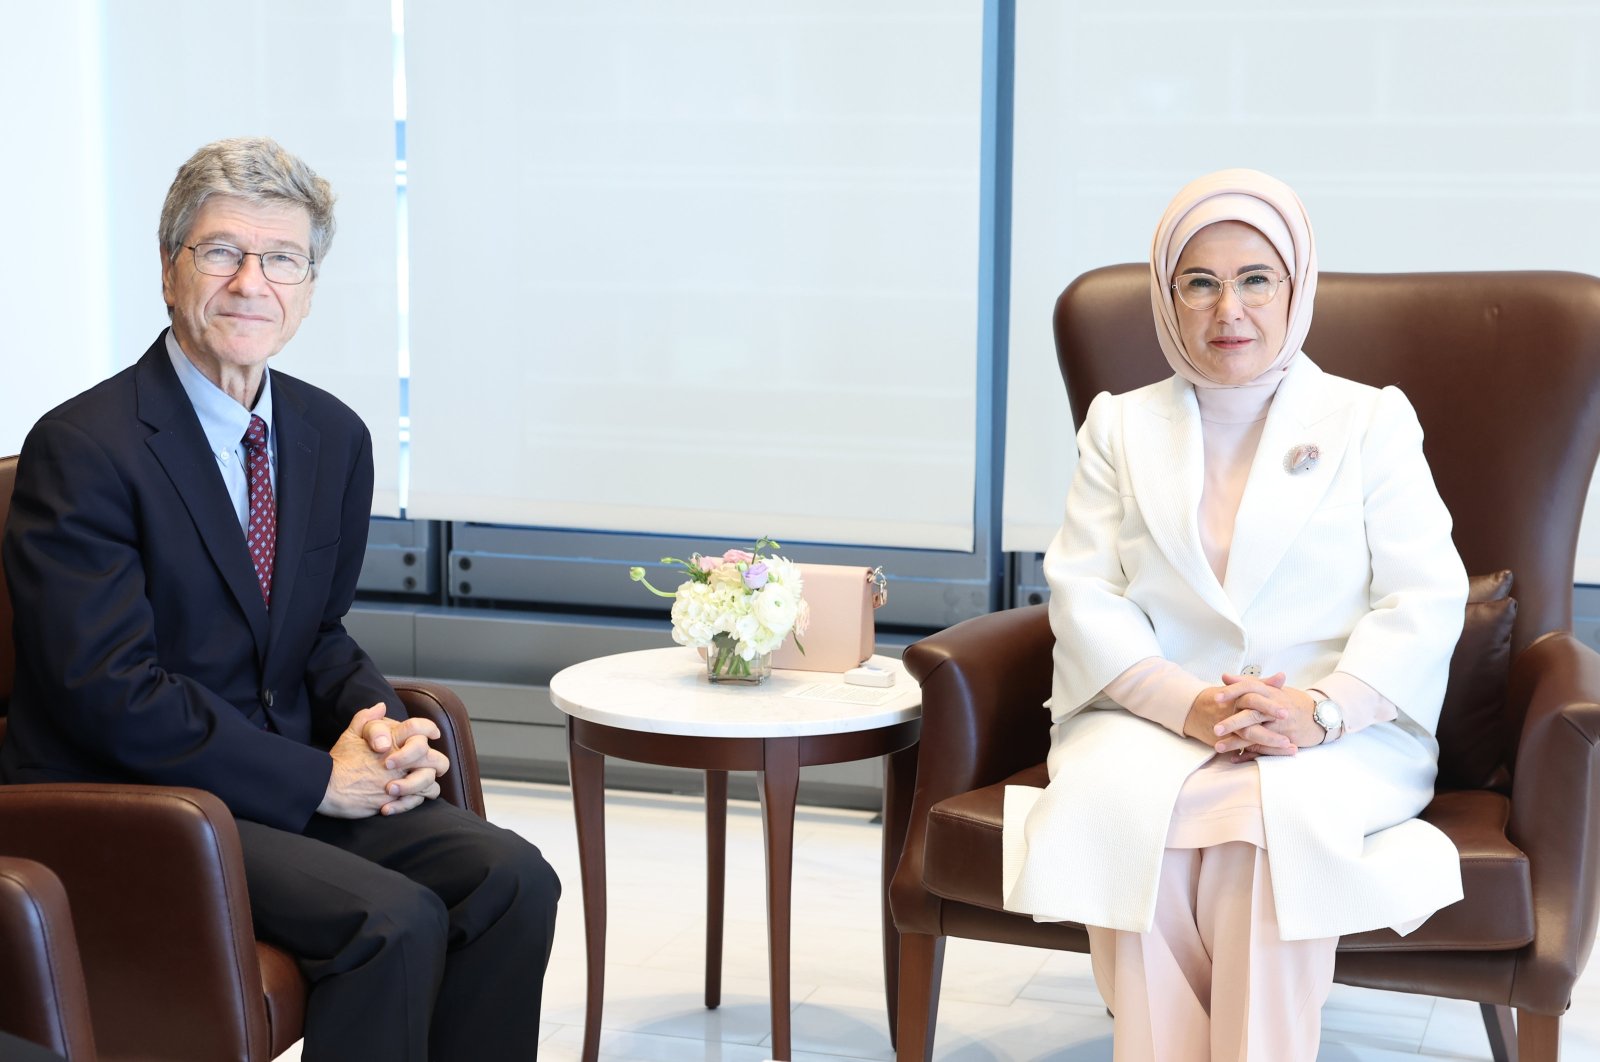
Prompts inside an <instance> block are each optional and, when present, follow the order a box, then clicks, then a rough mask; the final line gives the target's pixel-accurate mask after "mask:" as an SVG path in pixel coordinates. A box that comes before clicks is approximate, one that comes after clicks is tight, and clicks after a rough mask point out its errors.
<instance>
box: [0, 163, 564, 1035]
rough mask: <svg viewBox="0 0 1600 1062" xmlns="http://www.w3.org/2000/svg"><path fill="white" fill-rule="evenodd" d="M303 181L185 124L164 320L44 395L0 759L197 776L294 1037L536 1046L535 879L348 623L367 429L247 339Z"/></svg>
mask: <svg viewBox="0 0 1600 1062" xmlns="http://www.w3.org/2000/svg"><path fill="white" fill-rule="evenodd" d="M333 227H334V223H333V195H332V192H331V190H330V188H329V186H328V182H327V181H325V180H323V179H322V178H320V177H318V176H317V175H316V174H314V173H313V172H312V171H311V170H310V169H309V168H308V167H307V166H306V165H305V163H303V162H301V161H300V160H299V159H297V158H295V157H294V156H292V155H290V154H288V153H287V152H285V151H284V150H283V149H282V148H280V147H279V146H278V145H277V144H275V143H273V142H272V141H270V140H243V139H241V140H224V141H219V142H217V143H214V144H209V145H207V146H206V147H203V148H201V149H200V150H199V151H198V152H196V153H195V155H194V157H193V158H191V159H190V160H189V161H188V162H186V163H185V164H184V165H183V166H182V168H180V169H179V171H178V175H177V178H176V179H175V180H174V181H173V183H172V187H171V189H170V190H169V191H168V193H167V199H166V203H165V205H164V206H163V208H162V211H161V224H160V238H161V287H162V292H163V294H164V295H165V299H166V304H167V311H168V314H169V316H170V317H171V319H172V327H171V328H169V329H167V330H166V331H164V332H163V333H162V334H161V335H160V336H159V337H157V339H156V341H155V343H154V344H152V345H151V347H150V349H149V350H148V351H146V352H145V354H144V356H143V357H142V358H140V359H139V361H138V362H137V363H136V364H135V365H133V366H132V367H131V368H128V369H126V370H124V371H123V372H120V373H118V374H117V375H115V376H113V377H112V378H111V379H109V380H107V381H105V382H104V383H102V384H99V385H98V386H96V387H93V388H91V389H90V390H88V391H86V392H84V393H83V394H81V395H79V396H77V397H76V398H74V399H72V400H71V401H69V402H67V403H65V404H64V405H62V406H60V407H58V408H57V409H55V410H54V411H52V412H50V413H49V414H47V415H46V416H45V417H44V418H43V419H42V420H40V422H39V423H38V424H37V425H36V426H35V427H34V429H33V430H32V432H30V433H29V435H28V438H27V441H26V443H25V444H24V446H23V450H22V457H21V461H20V463H19V465H18V471H17V482H16V493H15V498H14V501H13V507H12V514H11V520H10V522H9V524H8V526H7V528H6V535H5V540H4V562H5V570H6V574H7V577H8V578H9V580H10V583H11V592H12V595H13V597H14V600H15V603H16V643H17V676H16V683H15V692H14V694H13V698H12V702H11V710H10V730H9V734H8V737H7V739H6V743H5V745H4V746H3V747H0V775H3V777H4V778H5V779H6V780H8V781H14V782H38V781H60V780H67V779H78V780H92V781H131V782H146V783H157V784H165V785H184V786H195V787H198V788H201V789H206V790H209V791H210V792H212V793H215V794H216V795H217V796H219V797H220V798H222V800H223V801H225V802H226V803H227V805H228V807H229V808H230V809H232V811H233V813H234V815H235V817H236V818H237V821H238V825H239V836H240V840H241V842H242V845H243V849H244V857H245V873H246V878H247V882H248V886H249V892H250V903H251V908H252V910H253V912H254V915H255V922H256V932H257V935H258V936H260V937H262V938H263V939H265V940H268V941H271V942H272V943H274V944H277V945H279V946H280V947H282V948H284V949H285V950H286V951H288V952H290V953H291V954H293V955H295V956H296V957H297V958H298V960H299V962H300V966H301V968H302V969H303V970H304V971H305V974H306V977H307V979H308V980H309V981H310V983H311V996H310V1000H309V1002H308V1005H307V1011H306V1039H305V1047H304V1054H303V1056H302V1057H304V1058H305V1059H306V1060H307V1062H314V1060H320V1059H337V1060H341V1062H349V1060H352V1059H384V1060H399V1059H416V1060H422V1059H428V1058H431V1059H434V1060H436V1062H437V1060H449V1059H473V1060H486V1059H511V1058H516V1059H531V1058H534V1057H536V1054H537V1044H538V1028H539V999H540V991H541V988H542V983H543V979H544V971H545V967H546V964H547V963H548V960H549V954H550V942H551V935H552V932H553V929H554V925H555V911H556V899H557V897H558V895H559V893H560V885H559V882H558V881H557V880H556V877H555V874H554V873H553V872H552V871H551V869H550V867H549V865H548V864H546V863H545V861H544V859H543V858H542V857H541V856H540V854H539V851H538V849H536V848H534V847H533V846H532V845H529V844H528V843H526V842H525V841H523V840H522V839H521V838H519V837H518V836H516V835H515V834H513V833H511V832H509V831H507V830H503V829H500V828H498V827H495V826H491V825H489V824H487V823H484V822H483V821H481V820H479V819H478V818H476V817H475V816H473V815H471V814H469V813H467V812H464V811H461V810H460V809H458V808H456V807H454V806H452V805H450V804H447V803H445V802H443V801H439V800H435V799H433V798H434V797H436V796H437V795H438V793H439V786H438V782H437V778H438V777H439V776H440V775H441V774H443V773H444V772H445V771H447V770H448V769H449V766H450V765H449V764H448V763H447V762H445V758H444V757H443V756H441V755H440V754H439V753H437V752H435V751H433V750H431V749H430V748H429V746H428V743H427V740H428V738H430V737H436V736H437V734H436V733H435V731H434V728H433V725H432V724H431V723H429V722H427V721H425V720H408V719H406V718H404V711H403V709H402V708H401V707H400V704H399V701H398V699H397V698H396V696H395V694H394V691H393V690H392V689H391V688H390V687H389V685H388V684H387V683H386V682H385V681H384V679H383V677H382V675H381V674H380V673H379V672H378V669H377V668H376V667H375V666H374V665H373V663H372V661H371V660H370V659H369V658H368V657H367V655H366V654H365V653H364V652H362V650H361V648H360V647H359V646H358V645H356V643H355V641H354V640H353V639H352V638H351V637H350V635H349V634H348V633H346V631H345V629H344V625H343V622H342V620H343V617H344V614H345V612H346V611H347V610H348V609H349V607H350V603H351V599H352V597H353V595H354V593H355V587H356V577H357V574H358V572H359V569H360V567H361V560H362V553H363V551H364V549H365V547H366V540H367V517H368V514H369V511H370V506H371V501H372V440H371V437H370V436H369V435H368V433H367V430H366V428H365V427H364V426H363V425H362V423H361V421H360V420H359V419H357V417H356V415H355V414H354V413H353V412H352V411H351V410H350V409H349V408H347V407H346V406H345V405H343V404H342V403H341V402H339V401H338V400H337V399H335V398H334V397H333V396H332V395H329V394H328V393H326V392H324V391H321V390H318V389H317V388H315V387H312V386H311V385H309V384H306V383H303V382H301V381H300V380H297V379H295V378H293V377H291V376H288V375H287V374H285V373H281V372H272V371H269V370H268V368H267V361H268V359H270V358H271V357H272V356H273V355H274V354H276V353H278V351H280V350H282V349H283V347H284V345H285V344H287V343H288V342H289V340H290V339H292V338H293V337H294V334H295V330H296V329H298V328H299V326H300V322H301V321H302V320H303V319H304V318H305V316H306V314H307V313H308V312H309V311H310V309H311V295H312V291H313V290H314V288H315V286H316V278H317V271H318V269H319V268H320V267H321V265H322V263H323V261H324V260H325V258H326V257H327V254H328V246H329V244H330V242H331V241H332V238H333Z"/></svg>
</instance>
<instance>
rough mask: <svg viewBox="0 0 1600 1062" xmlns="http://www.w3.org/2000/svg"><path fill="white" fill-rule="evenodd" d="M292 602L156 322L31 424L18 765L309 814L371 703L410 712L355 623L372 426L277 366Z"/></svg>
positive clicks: (3, 749)
mask: <svg viewBox="0 0 1600 1062" xmlns="http://www.w3.org/2000/svg"><path fill="white" fill-rule="evenodd" d="M269 379H270V380H271V384H272V408H273V418H274V432H275V434H276V436H277V451H278V485H277V504H278V543H277V559H276V564H275V568H274V573H273V591H272V609H271V611H270V612H269V611H268V609H267V607H266V605H265V604H264V603H263V602H262V599H261V591H260V589H259V588H258V586H257V584H256V577H255V570H254V568H253V567H252V565H251V561H250V555H249V553H248V551H247V549H246V547H245V539H244V532H243V530H242V529H241V528H240V526H239V519H238V516H237V513H236V511H235V509H234V507H233V502H232V501H231V499H230V498H229V496H228V491H227V488H226V487H225V486H224V485H223V482H222V476H221V474H220V472H219V470H218V469H217V464H216V458H215V456H214V455H213V454H212V453H211V450H210V447H209V445H208V444H207V442H206V438H205V435H204V433H203V432H202V431H201V428H200V421H199V419H198V417H196V415H195V412H194V407H193V406H192V405H191V404H190V402H189V399H188V396H187V395H186V394H185V393H184V390H183V387H182V385H181V384H180V383H179V382H178V377H177V374H176V373H175V372H174V371H173V369H172V365H171V363H170V361H169V360H168V357H167V351H166V344H165V338H164V335H163V337H158V338H157V339H156V342H155V343H154V344H153V345H152V346H151V347H150V349H149V350H148V351H146V352H145V355H144V357H142V358H141V359H139V361H138V362H137V363H136V364H135V365H133V366H131V367H130V368H128V369H125V370H124V371H122V372H120V373H118V374H117V375H115V376H113V377H112V378H111V379H109V380H106V381H105V382H104V383H101V384H99V385H97V386H96V387H93V388H91V389H90V390H88V391H85V392H84V393H83V394H81V395H79V396H77V397H76V398H73V399H71V400H70V401H68V402H66V403H65V404H64V405H62V406H60V407H58V408H57V409H55V410H53V411H51V412H50V413H48V414H46V415H45V416H44V418H43V419H42V420H40V421H39V423H38V424H37V425H35V427H34V428H33V430H32V431H31V432H29V434H28V438H27V441H26V442H25V443H24V444H23V448H22V455H21V459H20V461H19V462H18V465H17V482H16V493H15V495H14V497H13V501H12V508H11V519H10V521H9V522H8V523H7V525H6V531H5V539H4V546H3V557H4V563H5V569H6V577H7V579H8V580H9V581H10V584H11V595H12V600H13V603H14V606H15V616H16V618H15V631H16V647H17V676H16V683H15V688H14V690H13V693H12V699H11V708H10V721H9V726H8V731H7V737H6V741H5V744H4V745H3V746H0V777H4V779H5V780H6V781H10V782H53V781H67V780H81V781H118V782H141V783H152V784H160V785H185V786H194V787H196V788H199V789H205V790H209V791H210V792H212V793H215V794H216V795H217V796H219V797H221V798H222V800H223V801H224V802H225V803H226V804H227V805H228V807H229V808H230V809H231V810H232V811H233V813H234V814H235V815H236V816H239V817H240V818H245V819H250V820H253V821H256V822H261V823H265V824H267V825H269V826H275V827H278V828H281V829H288V830H295V831H299V830H301V829H303V828H304V826H305V824H306V822H307V821H308V820H309V819H310V817H311V815H312V814H313V813H314V812H315V810H316V807H317V805H318V804H319V803H320V802H321V800H322V798H323V795H324V793H325V791H326V788H327V784H328V777H329V773H330V771H331V770H332V759H331V757H330V756H329V755H328V753H327V751H326V750H327V748H328V747H329V746H330V745H331V744H332V743H333V740H334V739H335V738H336V737H337V736H338V734H339V732H340V731H341V730H343V729H344V727H345V725H346V724H347V723H348V722H349V719H350V716H351V715H352V714H354V713H355V712H356V711H358V710H359V709H361V708H364V707H366V706H368V705H370V704H374V703H376V702H378V701H383V702H385V703H386V704H388V705H389V714H390V715H392V716H395V717H397V718H398V717H402V716H403V715H404V710H403V709H402V708H401V707H400V705H399V702H398V699H397V698H396V697H395V694H394V691H393V689H392V688H391V687H390V686H389V684H388V683H387V682H386V681H385V680H384V678H383V676H382V674H381V673H380V672H379V671H378V669H377V667H376V666H375V665H374V664H373V663H372V661H371V659H370V658H368V656H367V655H366V654H365V653H364V652H362V650H361V648H360V647H359V646H357V645H356V643H355V641H354V640H353V639H352V638H351V637H350V635H349V634H348V633H347V632H346V631H345V629H344V624H343V617H344V614H345V613H346V611H348V609H349V608H350V603H351V600H352V599H353V597H354V595H355V588H356V578H357V576H358V574H359V573H360V569H361V561H362V556H363V553H364V551H365V549H366V542H367V518H368V515H369V513H370V510H371V504H372V440H371V437H370V435H369V434H368V432H367V430H366V427H365V426H364V425H363V424H362V423H361V420H360V419H359V418H358V417H357V416H356V415H355V413H354V412H352V411H351V410H350V409H349V408H348V407H347V406H345V405H344V404H343V403H342V402H340V401H339V400H338V399H336V398H334V397H333V396H332V395H330V394H328V393H327V392H325V391H322V390H319V389H318V388H315V387H312V386H311V385H309V384H306V383H304V382H302V381H300V380H296V379H294V378H293V377H291V376H288V375H286V374H284V373H281V372H277V371H274V372H272V373H271V374H270V376H269Z"/></svg>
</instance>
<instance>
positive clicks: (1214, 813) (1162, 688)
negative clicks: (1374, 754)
mask: <svg viewBox="0 0 1600 1062" xmlns="http://www.w3.org/2000/svg"><path fill="white" fill-rule="evenodd" d="M1281 378H1282V377H1281V376H1280V375H1278V374H1273V378H1271V379H1269V380H1262V381H1260V382H1259V384H1258V385H1250V384H1247V385H1245V386H1243V387H1230V388H1225V389H1224V388H1206V387H1197V388H1195V397H1196V398H1198V399H1199V402H1200V424H1201V432H1202V435H1203V437H1204V440H1205V485H1204V487H1203V488H1202V490H1201V494H1200V511H1199V513H1198V517H1199V528H1200V545H1201V547H1202V548H1203V549H1204V550H1205V555H1206V559H1207V560H1208V561H1210V563H1211V570H1212V572H1213V573H1214V574H1215V575H1216V577H1217V582H1218V583H1221V582H1222V581H1223V577H1224V576H1225V575H1226V574H1227V571H1228V553H1229V549H1230V548H1231V546H1232V544H1233V526H1234V518H1235V516H1237V515H1238V512H1239V500H1240V499H1241V498H1242V497H1243V496H1244V488H1245V481H1246V480H1247V479H1248V478H1249V474H1250V465H1251V463H1252V461H1254V459H1255V453H1256V446H1257V444H1258V443H1259V442H1260V441H1261V430H1262V428H1263V426H1265V424H1266V420H1267V409H1268V407H1269V406H1271V404H1272V396H1273V395H1274V394H1276V393H1277V389H1278V383H1279V381H1280V380H1281ZM1269 664H1270V661H1267V662H1264V663H1263V665H1262V666H1263V667H1266V666H1268V665H1269ZM1221 681H1222V677H1221V676H1220V675H1213V676H1210V677H1209V678H1201V677H1199V676H1196V675H1191V674H1190V673H1189V672H1187V671H1185V670H1184V669H1183V668H1181V667H1179V666H1178V665H1177V664H1174V663H1172V662H1171V661H1170V660H1164V659H1162V658H1161V657H1157V656H1151V657H1146V658H1145V659H1143V660H1141V661H1139V662H1138V663H1136V664H1134V665H1133V666H1132V667H1130V668H1128V669H1127V670H1126V671H1124V672H1123V673H1122V674H1120V675H1118V676H1117V677H1116V678H1115V679H1112V680H1111V681H1110V682H1109V683H1107V684H1106V696H1108V697H1110V698H1111V699H1112V700H1114V701H1116V702H1117V703H1118V704H1120V705H1122V706H1123V707H1124V708H1126V709H1127V710H1128V711H1130V712H1132V713H1133V714H1134V715H1137V716H1140V717H1141V718H1144V719H1148V720H1150V721H1151V722H1153V723H1159V724H1160V725H1162V726H1164V727H1166V728H1167V729H1168V730H1171V731H1172V732H1174V733H1176V734H1179V735H1182V734H1183V722H1184V720H1185V719H1186V718H1188V715H1189V709H1190V707H1191V706H1193V704H1194V699H1195V698H1196V697H1198V696H1199V695H1200V693H1201V691H1202V690H1204V689H1206V688H1207V687H1210V686H1216V685H1219V684H1220V683H1221ZM1309 688H1311V689H1316V690H1320V691H1321V692H1323V693H1324V694H1326V695H1327V696H1328V697H1330V698H1332V699H1333V700H1335V701H1338V702H1339V707H1340V708H1341V709H1343V712H1344V720H1345V724H1344V725H1345V729H1344V733H1345V734H1352V733H1354V732H1356V731H1357V730H1361V729H1363V728H1364V727H1368V726H1371V725H1372V724H1373V723H1382V722H1387V721H1388V720H1390V719H1394V718H1395V717H1396V715H1397V714H1398V713H1397V711H1396V709H1395V706H1394V704H1393V703H1391V702H1390V701H1389V699H1388V698H1386V697H1384V696H1383V695H1382V694H1380V693H1379V692H1378V691H1377V690H1375V689H1373V688H1372V687H1371V686H1369V685H1367V684H1366V683H1365V682H1362V681H1361V680H1360V679H1358V678H1356V677H1355V676H1354V675H1348V674H1345V673H1344V672H1342V671H1335V672H1333V673H1331V674H1329V675H1325V676H1323V677H1322V678H1320V679H1318V680H1317V681H1316V682H1313V683H1312V684H1311V686H1310V687H1309ZM1225 841H1249V842H1250V843H1252V844H1255V845H1257V846H1258V847H1261V848H1265V847H1266V846H1267V842H1266V833H1265V831H1264V829H1263V827H1262V825H1261V774H1260V772H1259V771H1258V770H1257V769H1256V765H1255V764H1254V763H1242V764H1241V763H1235V762H1232V761H1230V760H1227V759H1225V758H1223V757H1220V756H1218V757H1213V758H1212V759H1211V760H1209V761H1207V762H1206V764H1205V766H1203V767H1201V768H1200V769H1199V770H1198V771H1196V772H1195V773H1194V774H1192V775H1190V776H1189V780H1188V781H1187V782H1186V783H1184V787H1183V791H1182V792H1181V793H1180V794H1179V796H1178V803H1177V806H1176V807H1175V808H1174V810H1173V816H1172V825H1171V827H1170V828H1169V831H1168V834H1167V847H1169V848H1207V847H1210V846H1212V845H1216V844H1221V843H1223V842H1225Z"/></svg>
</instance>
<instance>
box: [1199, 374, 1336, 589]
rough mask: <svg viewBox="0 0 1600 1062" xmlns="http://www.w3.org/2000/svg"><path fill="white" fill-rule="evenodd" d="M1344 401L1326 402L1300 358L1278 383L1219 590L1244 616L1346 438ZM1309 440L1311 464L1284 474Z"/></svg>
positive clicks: (1310, 508) (1320, 493) (1312, 505)
mask: <svg viewBox="0 0 1600 1062" xmlns="http://www.w3.org/2000/svg"><path fill="white" fill-rule="evenodd" d="M1347 412H1348V406H1335V405H1332V404H1330V403H1329V401H1328V395H1327V393H1326V390H1325V389H1324V388H1323V387H1322V370H1321V369H1319V368H1317V366H1316V365H1315V364H1313V363H1312V362H1311V361H1309V360H1308V359H1307V358H1306V357H1305V355H1303V354H1302V355H1300V357H1298V358H1297V359H1296V360H1295V362H1294V364H1293V368H1292V369H1291V370H1290V372H1289V375H1288V377H1287V378H1285V379H1284V381H1283V383H1282V384H1281V385H1280V386H1279V387H1278V393H1277V395H1275V396H1274V397H1273V400H1272V406H1271V408H1270V409H1269V410H1268V412H1267V423H1266V425H1265V426H1264V427H1263V428H1262V430H1261V442H1260V444H1259V445H1258V446H1257V447H1256V456H1255V460H1254V462H1253V463H1252V464H1251V466H1250V476H1249V479H1248V480H1246V482H1245V488H1244V496H1243V497H1242V498H1241V499H1240V501H1239V513H1238V515H1237V516H1236V517H1235V518H1234V526H1233V545H1232V547H1231V548H1230V549H1229V551H1228V571H1227V578H1226V580H1225V581H1224V588H1225V589H1226V591H1227V595H1228V597H1229V599H1231V600H1232V602H1233V604H1234V607H1235V608H1237V609H1238V612H1239V614H1240V615H1243V614H1244V613H1245V612H1246V611H1247V610H1248V609H1249V608H1250V604H1251V602H1253V601H1254V600H1255V598H1256V595H1257V594H1259V593H1260V592H1261V588H1262V587H1263V586H1264V585H1266V583H1267V580H1268V579H1269V578H1271V576H1272V573H1273V572H1274V571H1275V570H1276V569H1277V567H1278V564H1279V562H1281V561H1282V560H1283V555H1284V554H1285V553H1286V552H1287V551H1288V549H1289V546H1290V544H1291V543H1293V542H1294V540H1295V538H1296V537H1298V536H1299V535H1300V533H1301V531H1302V530H1304V528H1305V525H1306V521H1308V520H1309V519H1311V515H1312V513H1314V512H1315V511H1316V509H1317V506H1318V505H1319V504H1321V502H1322V499H1323V497H1324V496H1325V495H1326V494H1327V493H1328V488H1329V486H1331V485H1332V483H1333V475H1334V472H1335V470H1337V469H1338V467H1339V462H1340V460H1341V459H1342V458H1343V456H1344V451H1345V447H1346V445H1347V444H1348V442H1349V438H1350V428H1349V423H1348V417H1347V415H1346V416H1341V415H1339V414H1341V413H1343V414H1347ZM1307 444H1312V445H1315V446H1316V447H1317V450H1318V452H1319V456H1318V458H1317V463H1316V466H1315V467H1314V468H1310V469H1307V470H1305V471H1302V472H1294V473H1291V472H1289V471H1288V466H1287V459H1288V455H1289V452H1290V451H1291V450H1293V449H1294V448H1295V447H1297V446H1302V445H1307Z"/></svg>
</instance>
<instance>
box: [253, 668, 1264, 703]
mask: <svg viewBox="0 0 1600 1062" xmlns="http://www.w3.org/2000/svg"><path fill="white" fill-rule="evenodd" d="M1239 674H1241V675H1243V676H1245V677H1246V678H1260V677H1261V665H1260V664H1246V665H1245V666H1244V667H1242V668H1240V669H1239ZM271 704H272V691H271V690H268V691H267V705H268V706H269V707H270V706H271Z"/></svg>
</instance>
